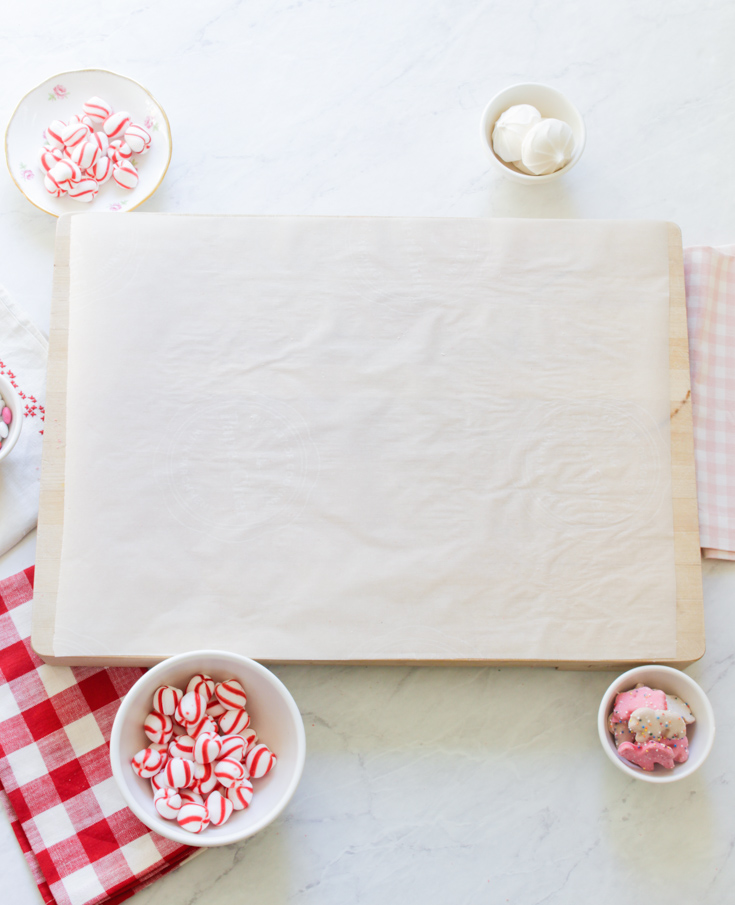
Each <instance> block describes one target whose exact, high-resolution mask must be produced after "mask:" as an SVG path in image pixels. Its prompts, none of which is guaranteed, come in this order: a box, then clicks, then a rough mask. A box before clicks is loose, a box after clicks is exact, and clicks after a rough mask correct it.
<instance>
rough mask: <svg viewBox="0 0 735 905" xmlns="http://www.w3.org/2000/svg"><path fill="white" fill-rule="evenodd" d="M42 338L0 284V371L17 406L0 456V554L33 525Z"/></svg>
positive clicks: (39, 436) (42, 409)
mask: <svg viewBox="0 0 735 905" xmlns="http://www.w3.org/2000/svg"><path fill="white" fill-rule="evenodd" d="M47 353H48V340H47V339H46V338H45V337H44V335H43V334H42V333H41V332H40V331H39V330H38V328H37V327H36V326H35V324H33V323H31V321H30V320H29V319H28V318H27V317H26V315H25V314H23V312H21V311H19V310H18V308H17V307H16V306H15V304H14V303H13V302H12V301H11V299H10V296H9V295H8V294H7V292H6V291H5V290H4V289H3V288H2V287H1V286H0V374H2V375H3V376H4V377H5V378H6V379H7V380H9V381H10V383H11V384H12V385H13V386H14V387H15V389H16V392H17V393H18V395H19V396H20V400H21V404H22V406H23V416H24V417H23V429H22V431H21V434H20V437H18V442H17V443H16V445H15V447H14V448H13V449H12V450H11V452H10V454H9V455H8V456H7V457H6V458H5V459H3V460H2V461H0V555H2V554H3V553H5V552H6V551H7V550H10V549H11V547H14V546H15V545H16V544H17V543H18V541H19V540H21V539H22V538H23V537H25V535H26V534H28V532H29V531H31V530H32V529H33V528H35V527H36V522H37V521H38V490H39V484H40V477H41V443H42V440H43V422H44V418H45V415H46V410H45V404H46V356H47Z"/></svg>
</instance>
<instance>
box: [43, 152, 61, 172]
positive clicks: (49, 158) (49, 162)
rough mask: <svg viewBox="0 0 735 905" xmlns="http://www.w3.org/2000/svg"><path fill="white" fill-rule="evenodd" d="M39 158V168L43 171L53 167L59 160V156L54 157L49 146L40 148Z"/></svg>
mask: <svg viewBox="0 0 735 905" xmlns="http://www.w3.org/2000/svg"><path fill="white" fill-rule="evenodd" d="M39 160H40V161H41V168H42V169H43V171H44V173H48V171H49V170H51V169H53V168H54V167H55V166H56V164H57V163H58V162H59V158H58V157H56V155H55V154H54V153H53V151H52V150H51V149H50V148H41V153H40V154H39Z"/></svg>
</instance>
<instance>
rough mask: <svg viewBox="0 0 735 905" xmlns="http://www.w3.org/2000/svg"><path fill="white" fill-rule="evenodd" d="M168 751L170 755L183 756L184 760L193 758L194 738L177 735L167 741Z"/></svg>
mask: <svg viewBox="0 0 735 905" xmlns="http://www.w3.org/2000/svg"><path fill="white" fill-rule="evenodd" d="M168 753H169V754H170V755H171V757H183V758H184V760H194V739H193V738H191V737H190V736H188V735H177V736H175V737H174V738H172V739H171V741H170V742H169V743H168Z"/></svg>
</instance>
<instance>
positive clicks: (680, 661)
mask: <svg viewBox="0 0 735 905" xmlns="http://www.w3.org/2000/svg"><path fill="white" fill-rule="evenodd" d="M69 223H70V221H69V218H62V219H61V220H60V221H59V228H58V232H57V244H56V257H55V271H54V291H53V303H52V316H51V335H50V351H49V366H48V385H47V411H48V415H47V419H46V433H45V438H44V455H43V470H42V479H41V500H40V512H39V530H38V547H37V569H36V589H35V596H34V618H33V635H32V643H33V647H34V649H35V650H36V651H37V653H38V654H39V655H40V656H41V657H42V658H43V659H44V660H46V661H47V662H49V663H67V664H68V663H71V664H92V663H94V664H99V665H126V664H133V663H135V664H143V663H145V664H151V663H153V662H155V661H156V660H157V659H160V657H143V658H141V657H131V656H119V657H118V656H114V655H113V656H110V655H109V654H105V655H100V656H89V657H86V656H78V657H71V658H70V657H59V656H58V655H57V653H56V651H55V649H54V631H55V624H56V599H57V588H58V580H59V571H60V562H61V548H62V540H63V529H64V525H63V519H64V486H65V451H66V444H65V436H66V389H67V386H66V381H67V348H68V335H69V332H68V327H69ZM668 236H669V277H670V320H669V324H670V328H669V329H670V333H669V350H670V356H669V358H670V402H671V416H670V417H671V468H672V474H671V477H672V489H673V499H672V502H673V515H674V535H675V537H674V543H675V564H676V596H677V617H676V656H675V657H673V658H668V659H663V660H659V661H657V662H664V663H668V664H671V665H677V666H684V665H687V664H689V663H691V662H693V661H694V660H696V659H698V658H699V657H701V656H702V654H703V653H704V622H703V605H702V580H701V560H700V549H699V533H698V517H697V499H696V483H695V470H694V453H693V434H692V411H691V390H690V377H689V355H688V342H687V320H686V306H685V295H684V274H683V262H682V244H681V235H680V232H679V229H678V227H676V226H674V225H673V224H672V225H670V226H669V232H668ZM290 662H294V661H293V660H290ZM296 662H298V661H296ZM319 662H325V661H322V660H320V661H319ZM340 662H342V661H340ZM349 662H362V661H360V660H355V659H351V658H350V659H349ZM365 662H370V663H375V662H381V661H380V660H376V659H371V660H370V661H365ZM385 662H390V663H397V662H415V661H412V660H402V659H392V658H389V657H386V659H385ZM419 662H421V661H419ZM431 662H432V663H440V662H446V663H472V664H477V663H478V662H492V663H495V664H502V665H524V666H554V667H559V668H570V669H605V668H613V667H615V668H618V667H622V666H627V665H632V664H633V663H636V662H640V661H639V660H627V659H625V658H623V659H615V660H609V659H603V658H600V659H596V660H592V661H590V660H574V659H565V660H553V659H539V658H529V659H525V658H513V659H493V660H492V661H487V660H482V661H478V660H477V659H474V658H470V659H466V658H454V657H452V658H449V659H447V660H435V659H432V661H431Z"/></svg>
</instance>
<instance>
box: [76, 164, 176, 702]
mask: <svg viewBox="0 0 735 905" xmlns="http://www.w3.org/2000/svg"><path fill="white" fill-rule="evenodd" d="M112 170H113V164H112V161H111V160H110V158H109V157H100V159H99V160H98V161H97V163H95V165H94V166H93V167H91V168H90V169H89V171H88V172H89V174H90V176H91V177H92V178H93V179H96V180H97V184H98V185H104V184H105V183H106V182H107V180H108V179H109V178H110V177H111V176H112ZM175 690H176V691H178V689H175ZM179 700H180V699H179ZM176 704H178V701H177V702H176ZM176 704H174V710H175V709H176ZM153 706H154V708H155V707H156V705H155V703H154V705H153ZM173 712H174V711H173V710H172V711H171V713H172V714H173Z"/></svg>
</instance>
